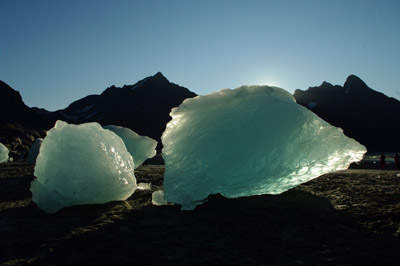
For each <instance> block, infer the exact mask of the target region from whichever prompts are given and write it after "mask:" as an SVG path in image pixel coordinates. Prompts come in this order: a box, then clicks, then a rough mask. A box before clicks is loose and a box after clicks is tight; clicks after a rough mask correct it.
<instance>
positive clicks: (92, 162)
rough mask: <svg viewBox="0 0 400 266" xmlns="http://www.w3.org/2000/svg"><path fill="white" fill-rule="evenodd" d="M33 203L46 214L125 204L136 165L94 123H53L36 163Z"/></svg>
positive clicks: (120, 144) (122, 147) (122, 146)
mask: <svg viewBox="0 0 400 266" xmlns="http://www.w3.org/2000/svg"><path fill="white" fill-rule="evenodd" d="M34 175H35V177H36V179H35V180H34V181H32V184H31V191H32V200H33V201H34V202H35V203H36V204H37V205H38V207H39V208H40V209H42V210H43V211H45V212H46V213H54V212H56V211H58V210H60V209H61V208H63V207H67V206H72V205H80V204H96V203H105V202H109V201H113V200H125V199H127V198H128V197H129V196H131V195H132V193H133V192H134V191H135V189H136V178H135V176H134V163H133V160H132V156H131V155H130V154H129V152H128V151H127V149H126V147H125V144H124V142H123V141H122V139H121V138H120V137H119V136H118V135H116V134H115V133H114V132H112V131H110V130H105V129H103V128H102V127H101V126H100V125H99V124H97V123H86V124H82V125H72V124H71V125H69V124H67V123H65V122H62V121H57V123H56V125H55V126H54V128H52V129H50V130H49V131H48V132H47V136H46V138H45V139H44V141H43V143H42V145H41V147H40V153H39V155H38V157H37V160H36V166H35V172H34Z"/></svg>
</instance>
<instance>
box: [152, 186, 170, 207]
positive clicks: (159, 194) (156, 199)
mask: <svg viewBox="0 0 400 266" xmlns="http://www.w3.org/2000/svg"><path fill="white" fill-rule="evenodd" d="M151 202H152V203H153V205H156V206H162V205H167V204H168V202H167V201H166V200H165V199H164V191H163V190H157V191H154V192H153V194H152V195H151Z"/></svg>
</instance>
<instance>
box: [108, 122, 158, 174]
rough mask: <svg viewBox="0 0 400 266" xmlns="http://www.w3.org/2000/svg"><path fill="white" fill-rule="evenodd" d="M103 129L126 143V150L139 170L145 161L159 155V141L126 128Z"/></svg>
mask: <svg viewBox="0 0 400 266" xmlns="http://www.w3.org/2000/svg"><path fill="white" fill-rule="evenodd" d="M103 128H105V129H108V130H111V131H112V132H114V133H115V134H117V135H118V136H119V137H120V138H121V139H122V140H123V141H124V143H125V146H126V149H127V150H128V152H129V153H130V154H131V155H132V158H133V162H134V163H135V168H138V167H139V166H140V165H141V164H142V163H143V162H144V161H146V160H147V159H148V158H152V157H154V156H155V155H156V153H157V151H156V147H157V141H155V140H154V139H152V138H149V137H147V136H140V135H139V134H137V133H136V132H135V131H133V130H131V129H129V128H126V127H120V126H114V125H108V126H104V127H103Z"/></svg>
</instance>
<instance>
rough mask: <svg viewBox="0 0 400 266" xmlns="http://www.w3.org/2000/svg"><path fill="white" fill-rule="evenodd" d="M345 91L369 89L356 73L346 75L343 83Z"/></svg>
mask: <svg viewBox="0 0 400 266" xmlns="http://www.w3.org/2000/svg"><path fill="white" fill-rule="evenodd" d="M343 88H344V89H345V91H347V92H348V91H349V90H363V89H370V88H369V87H368V86H367V84H365V82H364V81H362V80H361V79H360V78H359V77H357V76H356V75H350V76H348V77H347V79H346V82H345V83H344V85H343Z"/></svg>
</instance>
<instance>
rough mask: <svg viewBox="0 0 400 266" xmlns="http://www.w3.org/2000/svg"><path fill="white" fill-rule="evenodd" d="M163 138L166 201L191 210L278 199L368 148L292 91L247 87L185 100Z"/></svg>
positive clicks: (346, 164) (339, 167) (173, 113)
mask: <svg viewBox="0 0 400 266" xmlns="http://www.w3.org/2000/svg"><path fill="white" fill-rule="evenodd" d="M170 116H171V117H172V120H171V121H170V122H169V123H168V124H167V127H166V130H165V131H164V133H163V135H162V143H163V146H164V148H163V158H164V161H165V175H164V193H165V194H164V198H165V199H166V200H167V201H168V202H173V203H177V204H181V205H182V209H183V210H192V209H194V208H195V207H196V205H198V204H201V203H203V202H204V201H205V200H206V198H207V197H208V195H210V194H216V193H220V194H222V195H224V196H225V197H228V198H236V197H243V196H250V195H260V194H279V193H282V192H284V191H287V190H289V189H291V188H293V187H295V186H297V185H299V184H301V183H304V182H307V181H309V180H311V179H313V178H316V177H318V176H320V175H322V174H325V173H330V172H334V171H338V170H343V169H347V168H348V167H349V165H350V164H351V163H353V162H357V161H360V160H361V159H362V158H363V155H364V154H365V152H366V148H365V147H364V146H363V145H361V144H359V143H358V142H357V141H355V140H354V139H351V138H348V137H346V136H345V135H344V134H343V130H342V129H340V128H337V127H334V126H332V125H330V124H329V123H327V122H326V121H324V120H322V119H321V118H319V117H318V116H317V115H315V114H314V113H312V112H311V111H309V110H307V109H306V108H304V107H303V106H301V105H299V104H297V103H296V102H295V100H294V98H293V96H292V95H291V94H289V93H288V92H287V91H285V90H283V89H281V88H277V87H269V86H242V87H240V88H237V89H235V90H229V89H225V90H221V91H219V92H216V93H211V94H209V95H205V96H197V97H195V98H191V99H186V100H185V101H184V102H183V103H182V104H181V105H180V106H178V107H177V108H174V109H172V111H171V113H170Z"/></svg>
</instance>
